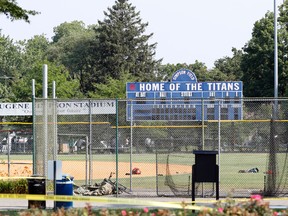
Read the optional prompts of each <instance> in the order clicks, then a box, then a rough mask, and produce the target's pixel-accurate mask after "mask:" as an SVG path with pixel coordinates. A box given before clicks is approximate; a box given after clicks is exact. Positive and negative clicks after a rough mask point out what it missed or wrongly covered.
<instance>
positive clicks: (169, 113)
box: [126, 69, 243, 121]
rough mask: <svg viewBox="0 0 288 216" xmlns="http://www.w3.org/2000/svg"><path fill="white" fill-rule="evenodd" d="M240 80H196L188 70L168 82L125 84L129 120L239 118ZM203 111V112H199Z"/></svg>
mask: <svg viewBox="0 0 288 216" xmlns="http://www.w3.org/2000/svg"><path fill="white" fill-rule="evenodd" d="M242 92H243V84H242V82H241V81H231V82H197V77H196V76H195V74H194V73H193V72H192V71H190V70H187V69H180V70H178V71H176V72H175V73H174V74H173V76H172V79H171V80H170V81H169V82H129V83H127V84H126V94H127V99H131V100H130V101H128V102H127V113H126V114H127V115H126V118H127V120H128V121H131V120H132V121H140V120H141V121H143V120H148V121H149V120H161V121H163V120H164V121H166V120H167V121H202V120H205V121H206V120H241V119H242V117H243V116H242V115H243V112H242ZM202 113H203V115H202Z"/></svg>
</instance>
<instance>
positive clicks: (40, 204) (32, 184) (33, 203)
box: [28, 175, 46, 209]
mask: <svg viewBox="0 0 288 216" xmlns="http://www.w3.org/2000/svg"><path fill="white" fill-rule="evenodd" d="M28 194H41V195H46V179H45V177H43V176H40V175H32V176H31V177H30V178H28ZM28 208H38V209H45V208H46V201H43V200H41V201H38V200H28Z"/></svg>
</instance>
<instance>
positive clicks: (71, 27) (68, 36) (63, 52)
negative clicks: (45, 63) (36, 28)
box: [47, 21, 95, 92]
mask: <svg viewBox="0 0 288 216" xmlns="http://www.w3.org/2000/svg"><path fill="white" fill-rule="evenodd" d="M54 33H55V35H54V36H53V42H52V44H51V45H50V46H49V48H48V51H47V56H48V59H49V60H50V61H53V62H58V63H59V64H63V65H65V67H66V68H67V69H68V70H69V72H70V75H71V77H72V78H73V79H79V81H80V90H81V92H87V91H86V86H89V85H91V80H90V77H91V74H93V71H94V67H93V66H92V63H91V61H94V57H93V56H91V55H90V53H91V52H90V50H91V49H92V48H91V47H94V46H95V45H94V44H95V43H94V38H95V32H94V30H93V29H92V26H88V27H86V26H85V24H84V23H83V22H81V21H73V22H70V23H67V22H65V23H62V24H60V25H59V26H57V27H55V28H54Z"/></svg>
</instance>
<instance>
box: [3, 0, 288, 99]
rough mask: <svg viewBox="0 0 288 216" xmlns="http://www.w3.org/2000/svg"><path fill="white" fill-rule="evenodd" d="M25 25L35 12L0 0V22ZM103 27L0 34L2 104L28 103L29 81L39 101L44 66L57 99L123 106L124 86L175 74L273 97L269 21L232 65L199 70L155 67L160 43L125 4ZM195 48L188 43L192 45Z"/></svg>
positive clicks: (286, 18) (284, 90)
mask: <svg viewBox="0 0 288 216" xmlns="http://www.w3.org/2000/svg"><path fill="white" fill-rule="evenodd" d="M287 6H288V0H285V1H284V2H283V4H282V5H280V6H279V17H278V51H279V52H278V57H279V59H278V62H279V88H278V89H279V97H287V96H288V85H287V83H288V65H287V63H288V61H287V57H288V56H287V53H288V26H287V23H288V10H287V8H288V7H287ZM1 13H2V14H4V15H6V16H7V18H9V19H11V20H12V21H13V20H17V19H22V20H25V21H26V22H29V16H34V15H37V14H38V13H39V12H37V11H33V10H26V9H22V8H21V7H20V6H18V4H17V2H16V1H15V0H1V1H0V14H1ZM104 15H105V17H104V19H103V20H101V21H100V20H99V21H98V22H97V23H96V24H94V25H89V26H86V25H85V23H83V22H82V21H77V20H76V21H72V22H65V23H61V24H60V25H59V26H56V27H55V28H54V35H53V37H52V38H51V39H48V38H46V37H45V36H44V35H35V36H34V37H33V38H31V39H29V40H23V41H13V40H12V39H11V38H10V37H9V36H6V35H3V34H2V33H1V31H0V95H1V97H0V100H1V102H17V101H31V85H32V84H31V80H32V79H35V81H36V96H37V97H41V95H42V66H43V64H47V65H48V68H49V76H48V79H49V81H48V83H49V87H52V81H55V82H56V86H57V89H56V90H57V97H58V98H99V99H100V98H116V97H117V98H125V91H126V82H130V81H137V82H146V81H156V82H158V81H167V80H168V79H170V77H171V75H172V74H173V73H174V72H175V71H176V70H178V69H181V68H187V69H189V70H192V71H193V72H194V73H195V75H196V76H197V78H198V81H200V82H207V81H231V80H233V81H243V91H244V96H245V97H273V96H274V15H273V13H272V12H269V11H268V12H267V13H266V14H265V15H264V16H263V18H262V19H260V20H258V21H256V22H255V24H254V27H253V29H252V37H251V39H250V40H249V41H248V42H247V43H246V44H244V45H243V48H241V49H239V50H238V49H236V48H233V47H232V48H231V51H232V57H227V56H226V57H223V58H220V59H218V60H215V62H214V66H213V68H212V69H208V68H207V66H206V65H205V63H204V62H199V61H195V62H194V63H179V64H163V63H162V59H156V57H155V53H156V51H157V43H150V39H151V37H152V36H153V34H146V32H145V31H146V28H147V26H148V23H144V22H143V21H142V19H141V16H140V12H139V11H137V10H136V8H135V6H133V5H132V4H131V3H130V2H129V0H116V1H115V4H114V5H112V7H108V8H107V10H106V11H104ZM191 40H193V38H192V39H191Z"/></svg>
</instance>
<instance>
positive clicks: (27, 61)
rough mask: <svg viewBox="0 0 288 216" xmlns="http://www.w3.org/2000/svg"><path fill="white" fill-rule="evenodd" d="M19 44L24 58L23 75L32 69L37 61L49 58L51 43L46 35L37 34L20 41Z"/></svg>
mask: <svg viewBox="0 0 288 216" xmlns="http://www.w3.org/2000/svg"><path fill="white" fill-rule="evenodd" d="M19 45H20V46H21V58H22V68H21V71H22V76H25V75H26V74H27V73H29V72H30V71H31V70H32V68H33V67H34V63H35V62H41V61H42V62H43V61H45V60H46V59H47V49H48V48H49V46H50V43H49V41H48V39H47V38H46V37H45V36H44V35H35V36H34V37H33V38H31V39H29V40H24V41H19ZM19 69H20V68H19Z"/></svg>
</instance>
